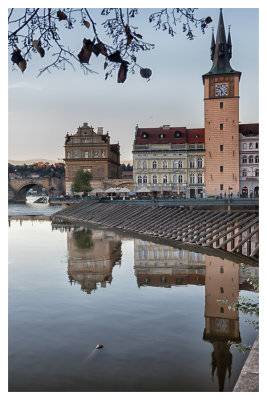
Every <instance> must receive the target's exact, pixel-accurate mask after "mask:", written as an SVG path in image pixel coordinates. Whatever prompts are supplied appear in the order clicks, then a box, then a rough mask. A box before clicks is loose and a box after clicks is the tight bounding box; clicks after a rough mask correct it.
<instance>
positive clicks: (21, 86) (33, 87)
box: [8, 81, 43, 90]
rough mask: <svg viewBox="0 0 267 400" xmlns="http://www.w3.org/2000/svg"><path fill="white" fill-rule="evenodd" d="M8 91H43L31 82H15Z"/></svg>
mask: <svg viewBox="0 0 267 400" xmlns="http://www.w3.org/2000/svg"><path fill="white" fill-rule="evenodd" d="M8 89H29V90H43V87H42V86H37V85H33V84H32V83H30V82H25V81H23V82H15V83H11V84H10V85H8Z"/></svg>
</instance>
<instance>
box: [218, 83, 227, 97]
mask: <svg viewBox="0 0 267 400" xmlns="http://www.w3.org/2000/svg"><path fill="white" fill-rule="evenodd" d="M227 93H228V86H227V85H223V84H221V85H216V96H220V97H221V96H226V95H227Z"/></svg>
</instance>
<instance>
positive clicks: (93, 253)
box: [67, 229, 121, 294]
mask: <svg viewBox="0 0 267 400" xmlns="http://www.w3.org/2000/svg"><path fill="white" fill-rule="evenodd" d="M67 248H68V274H69V279H70V282H71V283H72V282H73V281H76V282H79V283H80V285H81V288H82V290H84V291H86V292H87V293H88V294H90V293H91V291H92V290H95V289H96V288H97V284H98V283H100V284H101V287H106V283H107V282H108V283H111V281H112V269H113V267H114V265H115V264H116V263H118V262H120V260H121V240H120V238H119V236H118V235H116V234H115V233H113V232H109V231H101V230H99V231H98V230H94V231H91V230H88V229H78V230H77V229H76V230H73V229H72V230H71V231H69V232H67Z"/></svg>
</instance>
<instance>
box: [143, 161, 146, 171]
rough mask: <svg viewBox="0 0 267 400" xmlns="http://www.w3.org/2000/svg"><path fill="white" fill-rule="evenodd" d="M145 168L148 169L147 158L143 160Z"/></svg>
mask: <svg viewBox="0 0 267 400" xmlns="http://www.w3.org/2000/svg"><path fill="white" fill-rule="evenodd" d="M143 168H144V169H147V161H146V160H144V161H143Z"/></svg>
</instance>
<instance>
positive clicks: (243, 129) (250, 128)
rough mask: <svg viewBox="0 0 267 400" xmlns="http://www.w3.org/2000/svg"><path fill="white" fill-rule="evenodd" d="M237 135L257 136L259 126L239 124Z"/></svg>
mask: <svg viewBox="0 0 267 400" xmlns="http://www.w3.org/2000/svg"><path fill="white" fill-rule="evenodd" d="M239 133H242V135H243V136H258V135H259V124H258V123H256V124H239Z"/></svg>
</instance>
